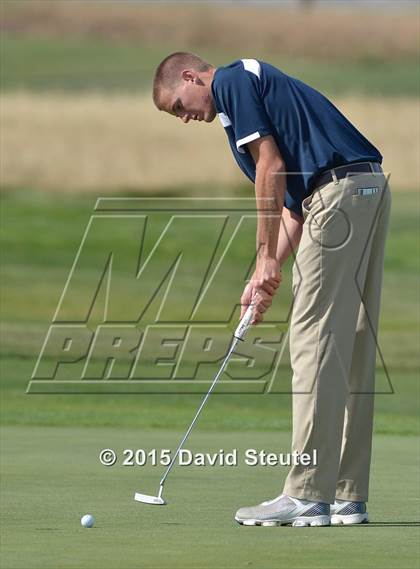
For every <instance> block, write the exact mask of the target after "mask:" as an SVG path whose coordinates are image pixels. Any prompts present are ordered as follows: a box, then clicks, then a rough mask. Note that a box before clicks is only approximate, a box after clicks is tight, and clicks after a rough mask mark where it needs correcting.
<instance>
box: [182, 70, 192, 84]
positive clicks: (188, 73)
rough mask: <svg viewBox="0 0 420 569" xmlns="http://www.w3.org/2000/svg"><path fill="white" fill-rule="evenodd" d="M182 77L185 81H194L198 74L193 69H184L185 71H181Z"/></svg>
mask: <svg viewBox="0 0 420 569" xmlns="http://www.w3.org/2000/svg"><path fill="white" fill-rule="evenodd" d="M181 77H182V78H183V80H184V81H192V82H193V83H194V82H195V80H196V75H195V73H194V72H193V71H191V69H184V71H183V72H182V73H181Z"/></svg>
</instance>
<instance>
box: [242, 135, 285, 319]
mask: <svg viewBox="0 0 420 569" xmlns="http://www.w3.org/2000/svg"><path fill="white" fill-rule="evenodd" d="M248 148H249V151H250V153H251V155H252V157H253V159H254V162H255V168H256V177H255V196H256V203H257V214H258V222H257V239H256V241H257V242H256V248H257V262H256V268H255V271H254V274H253V276H252V279H251V281H250V283H249V285H248V286H247V287H246V288H245V291H244V294H243V295H242V298H241V303H242V311H241V317H242V316H243V314H244V312H245V310H246V307H247V306H246V305H247V304H249V303H250V302H251V300H252V299H253V300H254V304H255V306H256V308H257V312H258V313H260V314H262V313H263V312H264V311H265V310H267V308H268V306H270V304H271V302H272V296H273V295H274V293H275V291H276V290H277V288H278V286H279V284H280V280H281V272H280V266H279V262H278V260H277V251H278V241H279V233H280V217H281V214H282V210H283V203H284V194H285V191H286V180H285V175H284V173H285V164H284V160H283V158H282V156H281V155H280V152H279V149H278V147H277V144H276V143H275V141H274V139H273V137H272V136H264V137H262V138H258V139H257V140H254V141H252V142H250V143H248ZM256 316H257V317H256V318H255V319H254V322H258V321H260V320H261V319H262V317H261V318H260V317H259V316H258V314H257V315H256Z"/></svg>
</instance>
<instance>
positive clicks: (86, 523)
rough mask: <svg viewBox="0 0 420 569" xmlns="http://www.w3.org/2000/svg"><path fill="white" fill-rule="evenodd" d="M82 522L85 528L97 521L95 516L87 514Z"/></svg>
mask: <svg viewBox="0 0 420 569" xmlns="http://www.w3.org/2000/svg"><path fill="white" fill-rule="evenodd" d="M80 523H81V524H82V526H83V527H84V528H91V527H92V526H93V524H94V523H95V518H94V517H93V516H92V515H91V514H85V515H84V516H83V517H82V518H81V520H80Z"/></svg>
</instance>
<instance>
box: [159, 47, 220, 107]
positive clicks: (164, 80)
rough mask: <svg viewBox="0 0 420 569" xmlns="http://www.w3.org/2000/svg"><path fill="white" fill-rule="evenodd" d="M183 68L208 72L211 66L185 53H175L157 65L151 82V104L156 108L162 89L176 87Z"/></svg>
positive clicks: (199, 58)
mask: <svg viewBox="0 0 420 569" xmlns="http://www.w3.org/2000/svg"><path fill="white" fill-rule="evenodd" d="M185 67H190V68H192V69H194V70H195V71H208V70H209V69H210V68H211V67H212V65H210V63H207V62H206V61H204V60H203V59H201V57H199V56H198V55H194V53H189V52H187V51H176V52H175V53H171V54H170V55H168V56H167V57H165V59H164V60H163V61H161V62H160V63H159V66H158V68H157V69H156V72H155V78H154V81H153V102H154V104H155V105H156V106H157V107H158V108H160V107H159V105H160V93H161V92H162V89H173V88H174V87H176V86H177V84H178V83H179V81H180V73H181V71H182V70H183V69H185Z"/></svg>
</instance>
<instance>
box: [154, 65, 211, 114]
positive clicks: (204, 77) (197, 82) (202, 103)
mask: <svg viewBox="0 0 420 569" xmlns="http://www.w3.org/2000/svg"><path fill="white" fill-rule="evenodd" d="M212 76H213V74H212V73H210V74H198V73H196V72H195V71H192V70H185V71H183V72H182V77H181V80H180V83H179V84H178V85H177V86H176V87H175V89H173V90H172V91H171V92H167V93H166V94H165V96H164V110H165V111H166V112H168V113H170V114H171V115H174V116H176V117H179V118H180V119H181V120H182V121H183V122H184V123H187V122H189V121H190V120H197V121H206V122H212V121H213V120H214V118H215V116H216V114H217V112H216V107H215V105H214V102H213V96H212V93H211V81H212Z"/></svg>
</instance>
